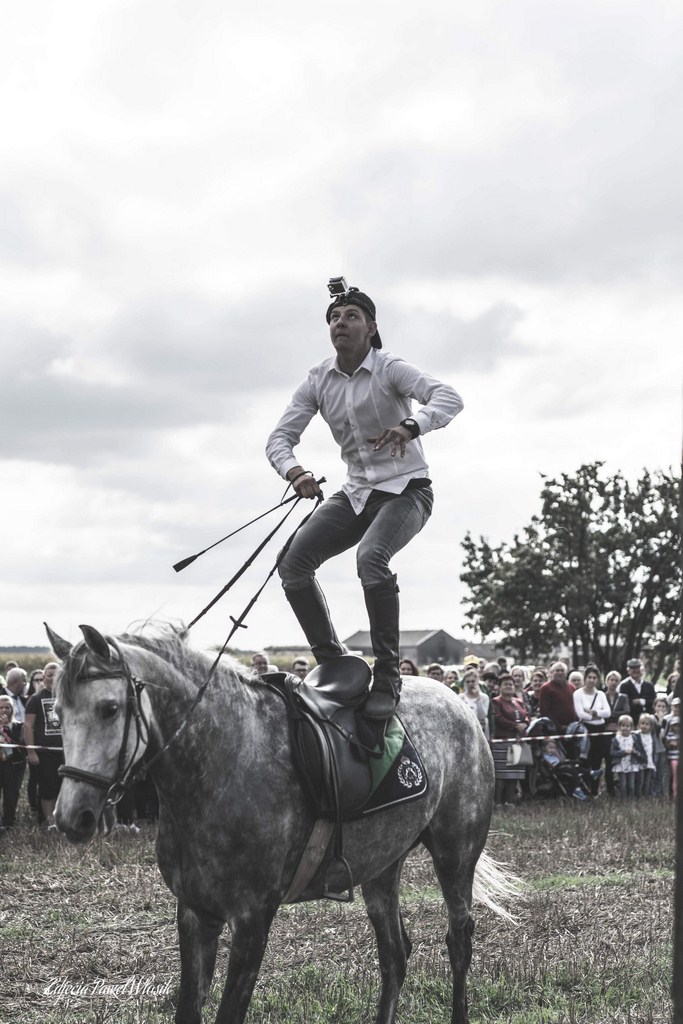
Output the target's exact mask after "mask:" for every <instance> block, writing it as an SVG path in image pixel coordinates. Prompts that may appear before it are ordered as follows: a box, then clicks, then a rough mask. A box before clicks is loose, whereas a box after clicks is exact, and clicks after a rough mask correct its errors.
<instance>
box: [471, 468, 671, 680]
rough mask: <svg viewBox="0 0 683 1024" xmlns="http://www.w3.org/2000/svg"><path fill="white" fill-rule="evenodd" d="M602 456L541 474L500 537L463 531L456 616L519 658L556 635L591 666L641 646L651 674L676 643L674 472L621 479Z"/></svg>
mask: <svg viewBox="0 0 683 1024" xmlns="http://www.w3.org/2000/svg"><path fill="white" fill-rule="evenodd" d="M603 465H604V464H603V463H601V462H594V463H590V464H587V465H583V466H581V467H580V468H579V469H578V470H577V471H576V473H575V474H573V475H569V474H562V476H561V477H560V478H559V479H557V480H547V481H546V482H545V484H544V486H543V488H542V491H541V511H540V513H539V514H538V515H536V516H534V517H533V518H532V520H531V523H530V525H529V526H527V527H525V528H524V530H523V531H522V533H521V535H516V536H515V537H514V539H513V542H512V544H505V543H502V544H500V545H499V546H498V547H492V546H491V545H490V544H489V542H488V541H487V540H486V539H485V538H483V537H480V538H479V541H478V542H476V541H474V540H473V539H472V537H471V535H470V534H469V533H468V534H467V536H466V537H465V540H464V541H463V548H464V550H465V571H464V572H463V573H462V575H461V577H460V578H461V580H462V581H463V582H464V583H466V584H467V586H468V587H469V590H470V594H469V596H468V597H467V598H465V603H466V604H467V605H468V610H467V618H468V619H469V620H470V621H471V622H472V624H473V625H474V626H475V628H476V629H477V630H478V631H479V632H480V633H481V634H482V636H484V637H491V636H492V635H493V636H496V637H497V638H498V639H499V640H500V642H502V643H503V644H505V645H506V646H509V647H511V648H513V649H514V650H515V651H516V652H517V654H518V657H519V658H520V660H525V661H526V660H528V659H535V658H538V657H539V656H541V655H545V654H547V653H548V652H549V651H550V650H552V648H553V647H555V646H557V645H558V644H559V643H563V642H564V643H567V644H569V646H570V647H571V650H572V656H573V659H574V663H575V664H579V663H583V664H586V663H587V662H588V661H594V662H595V663H596V664H597V665H598V666H599V667H600V668H601V669H602V670H603V671H606V670H608V669H610V668H615V667H616V668H619V669H621V670H622V671H623V669H624V668H625V665H626V661H627V660H628V658H630V657H634V656H637V655H640V654H643V655H644V656H646V657H647V658H648V660H649V661H650V662H651V671H652V672H653V674H654V676H655V678H656V677H658V676H659V675H660V674H661V672H662V671H663V670H664V668H665V666H667V665H670V664H671V663H672V662H673V658H674V656H675V654H676V652H677V648H678V645H679V644H680V633H681V608H680V594H681V560H680V533H679V516H678V504H679V492H680V477H677V476H676V475H674V473H672V472H664V471H661V470H658V471H656V472H654V473H651V472H649V471H647V470H644V471H643V473H642V475H641V477H640V479H639V480H638V481H637V482H636V483H635V484H634V485H631V484H630V483H629V482H628V481H627V480H626V479H625V477H624V476H623V475H622V474H621V473H617V474H616V475H614V476H607V475H606V474H605V473H604V471H603Z"/></svg>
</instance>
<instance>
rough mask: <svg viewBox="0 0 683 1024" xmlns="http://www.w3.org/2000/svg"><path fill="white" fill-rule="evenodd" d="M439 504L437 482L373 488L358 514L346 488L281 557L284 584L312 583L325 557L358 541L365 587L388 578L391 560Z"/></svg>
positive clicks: (296, 586) (359, 566)
mask: <svg viewBox="0 0 683 1024" xmlns="http://www.w3.org/2000/svg"><path fill="white" fill-rule="evenodd" d="M433 504H434V492H433V491H432V489H431V487H419V488H418V487H416V488H414V489H413V488H410V489H409V490H405V491H403V493H402V494H389V493H388V492H386V491H372V492H371V494H370V497H369V498H368V500H367V502H366V504H365V507H364V509H363V511H362V512H361V513H360V514H356V513H355V512H354V510H353V508H352V506H351V502H350V501H349V499H348V498H347V497H346V495H345V494H344V493H343V491H338V492H337V493H336V494H333V495H332V496H331V497H330V498H327V500H326V501H325V502H323V504H322V505H321V506H320V508H318V509H316V511H315V513H314V515H312V516H311V518H310V519H309V521H308V523H306V525H305V526H304V527H303V529H301V530H300V531H299V533H297V535H296V537H295V538H294V541H293V542H292V545H291V547H290V549H289V551H288V552H287V554H286V555H285V557H284V558H283V560H282V561H281V562H280V565H279V567H278V571H279V573H280V578H281V579H282V585H283V587H285V589H287V590H298V589H300V588H301V587H306V586H308V585H309V584H310V583H311V582H312V581H313V578H314V575H315V571H316V569H318V568H319V566H321V565H322V563H323V562H326V561H327V560H328V558H334V556H335V555H340V554H341V553H342V551H348V550H349V548H352V547H354V546H355V545H356V544H357V545H358V551H357V552H356V567H357V572H358V576H359V578H360V581H361V583H362V585H363V589H367V588H368V587H375V586H377V585H378V584H379V583H384V581H385V580H387V579H390V578H391V576H392V574H391V571H390V570H389V562H390V561H391V559H392V558H393V556H394V555H395V554H396V552H397V551H400V550H401V548H404V547H405V546H406V544H407V543H408V542H409V541H411V540H412V539H413V537H415V536H416V534H418V533H419V532H420V530H421V529H422V527H423V526H424V525H425V523H426V522H427V520H428V519H429V517H430V515H431V513H432V506H433Z"/></svg>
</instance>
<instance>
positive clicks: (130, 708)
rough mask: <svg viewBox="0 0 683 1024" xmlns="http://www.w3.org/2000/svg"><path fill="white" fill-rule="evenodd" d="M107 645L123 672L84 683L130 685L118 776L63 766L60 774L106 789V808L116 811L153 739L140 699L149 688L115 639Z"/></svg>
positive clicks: (99, 674) (102, 674)
mask: <svg viewBox="0 0 683 1024" xmlns="http://www.w3.org/2000/svg"><path fill="white" fill-rule="evenodd" d="M105 639H106V641H107V643H108V644H110V645H111V646H112V647H113V648H114V650H115V651H116V653H117V654H118V656H119V668H118V669H116V668H113V667H112V668H110V669H102V670H100V671H98V672H91V673H89V674H88V675H87V676H85V677H84V678H83V679H82V680H81V682H82V683H88V682H91V681H92V680H94V679H117V678H120V679H124V680H125V683H126V720H125V723H124V726H123V739H122V740H121V747H120V749H119V754H118V759H117V767H116V774H115V776H114V778H108V777H107V776H106V775H99V774H98V773H97V772H88V771H85V769H83V768H76V767H75V766H73V765H69V764H63V765H61V766H60V767H59V769H58V771H59V774H60V775H61V776H62V777H64V778H67V779H75V780H76V782H87V783H89V784H90V785H91V786H95V787H96V788H97V789H105V790H106V791H107V795H106V798H105V806H109V807H113V806H114V805H115V804H117V803H118V802H119V800H121V798H122V797H123V795H124V793H125V792H126V790H127V789H128V787H129V786H130V785H131V783H132V782H133V780H134V779H135V777H136V776H137V775H138V774H140V770H139V769H138V771H136V772H134V769H135V767H136V764H137V761H138V751H139V749H140V746H141V744H142V743H143V741H144V743H145V744H146V743H147V741H148V740H149V736H150V726H149V722H148V720H147V718H146V716H145V713H144V711H143V710H142V704H141V702H140V696H141V694H142V691H143V689H144V687H145V683H144V681H143V680H142V679H140V678H138V677H137V676H134V675H133V674H132V673H131V671H130V668H129V667H128V663H127V662H126V659H125V658H124V657H123V654H122V652H121V648H120V647H119V645H118V643H117V642H116V640H115V639H114V638H113V637H106V638H105ZM131 726H134V727H135V747H134V749H133V753H132V754H131V756H130V758H127V756H126V748H127V746H128V737H129V736H130V731H131Z"/></svg>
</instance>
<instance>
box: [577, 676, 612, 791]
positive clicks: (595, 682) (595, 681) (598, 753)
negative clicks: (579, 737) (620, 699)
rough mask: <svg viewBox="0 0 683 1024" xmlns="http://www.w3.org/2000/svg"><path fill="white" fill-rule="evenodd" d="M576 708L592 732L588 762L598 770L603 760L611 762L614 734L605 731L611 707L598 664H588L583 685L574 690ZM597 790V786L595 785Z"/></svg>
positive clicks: (578, 716) (582, 720)
mask: <svg viewBox="0 0 683 1024" xmlns="http://www.w3.org/2000/svg"><path fill="white" fill-rule="evenodd" d="M573 697H574V710H575V712H576V717H577V718H578V720H579V721H580V722H583V724H584V725H585V726H586V728H587V729H588V732H589V733H590V750H589V754H588V763H589V765H590V767H591V770H592V771H594V772H595V771H597V770H598V769H599V768H600V767H601V765H602V763H603V761H604V763H605V766H607V765H608V764H609V762H610V744H611V741H612V736H611V734H610V733H606V732H605V726H606V723H607V719H608V718H609V716H610V714H611V713H612V712H611V708H610V706H609V703H608V701H607V697H606V696H605V693H604V691H603V690H602V689H601V683H600V672H599V670H598V668H597V666H596V665H587V666H586V670H585V672H584V674H583V686H581V687H579V689H578V690H574V694H573ZM595 792H597V786H596V787H595Z"/></svg>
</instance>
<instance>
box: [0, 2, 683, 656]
mask: <svg viewBox="0 0 683 1024" xmlns="http://www.w3.org/2000/svg"><path fill="white" fill-rule="evenodd" d="M232 6H233V5H226V4H225V3H224V2H223V0H220V2H218V0H181V2H178V0H163V2H162V0H128V2H124V0H87V2H85V0H61V2H60V3H59V4H57V3H54V2H52V0H35V2H33V3H31V4H25V5H21V4H14V5H11V7H8V8H6V9H5V10H4V12H3V14H2V16H1V19H2V23H1V24H0V76H1V78H0V80H1V81H2V90H1V95H0V100H1V109H2V142H1V143H0V147H1V152H2V159H1V160H0V223H2V230H1V231H0V263H1V268H0V281H1V284H0V325H1V331H2V348H1V352H0V359H1V366H2V381H3V388H2V391H3V401H2V410H3V411H2V430H1V431H0V446H1V451H0V458H2V490H3V501H2V512H1V513H0V514H1V516H2V521H1V527H2V549H3V556H2V565H1V566H0V580H1V582H2V591H3V600H2V620H1V622H0V645H9V644H42V643H43V642H44V635H43V631H42V625H41V623H42V621H43V620H44V619H46V620H47V621H48V622H49V623H50V625H51V626H52V627H53V628H54V629H55V630H56V631H57V632H58V633H60V634H62V635H64V636H65V637H67V638H69V639H71V640H74V639H76V637H77V635H78V633H77V627H78V624H79V623H81V622H87V623H90V624H92V625H94V626H96V627H98V628H99V629H101V630H103V631H112V632H121V631H123V630H124V629H125V628H126V627H127V626H129V625H130V624H131V623H132V622H134V621H139V620H144V619H147V618H148V617H156V618H171V619H175V620H183V621H185V622H188V621H189V620H190V619H192V618H193V617H194V615H195V614H196V613H197V612H198V611H199V610H200V609H201V608H202V607H203V606H204V605H205V604H206V603H207V602H208V600H209V599H210V598H211V597H212V596H213V594H214V593H215V592H216V591H218V590H219V589H220V587H221V586H222V585H223V584H224V583H225V582H226V580H227V579H228V578H229V577H230V576H231V575H232V574H233V572H234V571H235V570H236V569H237V568H238V567H239V565H240V564H241V563H242V561H243V560H244V559H245V558H246V557H247V555H248V554H249V553H250V552H251V550H252V549H253V548H254V547H255V546H256V544H257V543H258V542H259V541H260V540H261V539H262V538H263V537H264V536H265V534H266V532H267V530H268V528H269V526H270V520H266V521H265V522H262V523H260V524H258V525H257V526H255V527H252V528H251V529H250V530H248V531H245V532H244V533H242V534H240V537H239V538H237V539H235V540H234V541H229V542H228V543H227V544H225V545H223V546H221V547H219V548H217V549H216V550H215V551H214V552H212V553H210V554H207V555H205V556H204V558H202V559H201V560H199V561H198V562H196V563H195V564H194V565H193V566H191V567H190V568H188V569H186V570H185V572H184V573H182V574H180V575H176V574H175V573H174V572H173V570H172V568H171V567H172V564H173V563H174V562H176V561H178V559H180V558H182V557H183V556H185V555H189V554H191V553H193V552H195V551H197V550H200V549H201V548H204V547H205V546H206V545H207V544H209V543H211V542H212V541H214V540H216V539H218V537H220V536H222V535H224V534H225V533H227V532H228V531H229V530H231V529H233V528H235V527H236V526H238V525H240V524H241V523H243V522H244V521H245V520H247V519H249V518H251V517H252V516H254V515H256V514H258V513H259V512H261V511H263V510H265V509H266V508H269V507H270V506H271V505H273V504H275V503H276V502H277V501H278V500H279V498H280V496H281V494H282V492H283V484H282V482H281V481H280V480H279V478H278V477H277V475H276V474H275V473H274V471H273V470H272V469H271V467H270V466H269V464H268V463H267V461H266V459H265V456H264V454H263V448H264V444H265V440H266V437H267V435H268V433H269V431H270V429H271V428H272V426H273V425H274V423H275V422H276V420H277V418H278V417H279V415H280V413H281V411H282V409H283V408H284V406H285V405H286V403H287V401H288V399H289V396H290V395H291V392H292V391H293V390H294V388H295V387H296V385H297V384H298V383H299V382H300V380H301V379H302V378H303V377H304V375H305V372H306V370H307V369H308V367H309V366H311V365H312V364H313V363H315V362H317V361H319V360H320V359H322V358H325V357H326V356H327V355H328V354H329V352H330V351H331V348H330V343H329V336H328V333H327V325H326V323H325V320H324V312H325V309H326V306H327V301H328V298H327V290H326V284H327V280H328V278H329V277H330V276H333V275H339V274H344V275H345V276H346V278H347V280H348V281H349V283H351V284H354V285H357V286H359V287H361V288H362V289H363V290H364V291H367V292H368V293H369V294H370V295H371V296H372V297H373V299H374V300H375V302H376V304H377V310H378V323H379V328H380V331H381V334H382V338H383V341H384V347H385V348H386V349H388V350H390V351H393V352H396V353H398V354H400V355H402V356H403V357H404V358H406V359H408V360H409V361H410V362H413V363H417V364H418V365H420V366H422V367H424V368H425V369H426V370H428V371H429V372H431V373H432V374H434V375H435V376H439V377H441V378H442V379H444V380H447V381H449V382H450V383H452V384H453V385H454V386H455V387H456V388H457V390H458V391H459V392H460V393H461V394H462V396H463V399H464V402H465V409H464V412H462V413H461V415H460V416H459V417H458V418H457V419H456V420H455V421H454V422H453V423H452V424H451V425H450V426H449V427H447V428H446V429H445V430H441V431H437V432H433V433H431V434H430V435H429V436H428V437H427V438H426V439H425V448H426V452H427V457H428V460H429V462H430V467H431V474H432V477H433V479H434V481H435V490H436V504H435V511H434V515H433V517H432V519H431V521H430V523H429V524H428V526H427V528H426V529H425V531H424V532H423V533H422V534H421V535H420V537H418V538H417V539H416V540H415V541H413V542H412V544H411V545H410V546H409V548H408V549H406V551H404V552H403V553H401V554H400V555H399V556H398V557H397V558H396V560H395V568H396V570H397V571H398V573H399V581H400V585H401V599H402V624H403V626H404V627H405V628H413V629H419V628H443V629H446V630H448V631H449V632H451V633H452V634H454V635H455V636H462V635H467V634H466V632H465V631H464V618H463V608H462V603H461V602H462V597H463V588H462V585H461V584H460V583H459V581H458V576H459V574H460V572H461V568H462V552H461V548H460V542H461V541H462V539H463V537H464V535H465V533H466V531H468V530H470V531H472V532H473V533H474V534H476V535H479V534H483V535H485V536H487V537H488V538H489V539H490V540H491V541H492V542H495V543H498V542H500V541H502V540H510V539H511V538H512V536H513V534H514V533H515V531H517V530H519V529H520V528H521V527H523V526H524V525H525V524H526V523H527V522H528V520H529V518H530V517H531V515H532V514H533V513H534V512H535V511H537V509H538V495H539V491H540V487H541V484H542V480H541V477H540V475H539V474H540V473H545V474H551V475H552V474H556V473H561V472H572V471H573V470H575V469H576V468H577V467H578V466H579V465H580V464H581V463H582V462H585V461H592V460H595V459H602V460H604V461H605V462H606V464H607V467H608V468H609V469H611V470H617V469H620V470H622V471H623V472H625V473H626V474H627V475H629V476H633V477H635V476H636V475H637V474H638V473H639V471H640V470H641V469H642V468H643V467H644V466H646V467H648V468H650V469H655V468H658V467H662V468H666V467H670V466H673V465H676V464H677V463H678V462H679V459H680V436H681V432H680V421H681V415H680V409H681V372H680V371H681V352H682V350H683V346H682V344H681V338H682V327H683V289H682V288H681V278H682V271H683V234H682V232H681V224H683V192H682V190H681V181H682V180H683V166H682V165H683V159H682V156H683V146H682V145H681V123H682V119H681V114H680V112H681V106H682V102H683V95H682V89H681V79H682V77H683V71H682V69H683V53H682V52H681V51H682V50H683V14H682V12H681V7H680V4H678V3H677V2H674V0H647V2H646V0H619V2H618V3H616V2H614V0H611V2H607V0H573V2H572V3H568V2H565V3H555V4H548V3H547V2H544V0H526V2H525V0H519V2H514V3H510V2H506V0H495V2H494V0H478V2H477V3H476V4H472V3H469V2H468V3H464V2H460V0H456V2H455V3H454V2H453V0H447V2H446V0H444V2H433V0H431V2H430V0H427V2H426V3H422V4H419V5H415V6H413V5H399V4H395V3H391V4H390V3H384V2H382V3H379V2H372V0H370V2H368V0H364V2H363V3H358V2H355V0H352V2H348V0H347V2H345V3H344V4H337V5H327V4H325V5H323V4H319V3H313V2H312V0H310V2H302V0H293V2H290V3H287V4H279V3H275V2H274V0H264V2H258V0H254V2H252V3H251V4H250V5H249V6H248V7H247V6H246V5H245V6H244V7H243V8H242V9H241V10H240V12H239V13H234V12H233V11H231V7H232ZM297 454H298V455H299V457H300V461H301V462H302V463H303V465H305V466H306V467H307V468H310V469H312V470H314V471H315V472H316V474H317V475H320V474H324V475H325V476H326V477H327V479H328V481H329V483H328V485H327V491H328V492H329V493H331V492H332V491H333V490H336V489H337V488H338V487H339V486H340V485H341V483H342V481H343V466H342V464H341V461H340V459H339V456H338V453H337V451H336V449H335V446H334V443H333V442H332V439H331V437H330V436H329V435H328V433H327V432H326V428H325V426H324V424H322V423H317V422H316V423H314V424H313V425H312V426H311V428H310V429H309V431H307V433H306V435H305V437H304V440H303V441H302V444H301V446H300V448H299V450H298V453H297ZM295 514H296V513H295ZM290 522H291V520H290ZM273 525H274V523H273ZM275 553H276V548H273V549H271V550H270V551H269V552H267V553H266V554H265V555H264V556H263V557H262V558H260V559H259V560H258V561H257V562H256V564H255V566H254V569H253V572H252V573H251V574H250V575H249V576H248V577H247V579H246V581H245V583H244V584H240V585H239V587H238V588H236V590H235V591H234V592H233V594H231V595H229V596H228V597H227V598H225V599H224V600H223V602H222V603H221V604H219V605H218V606H217V607H216V609H214V610H213V611H212V612H211V613H210V614H209V615H208V616H207V617H206V618H205V619H204V620H203V621H202V623H201V624H200V625H198V626H197V628H196V630H195V631H194V640H195V642H197V643H199V644H200V645H208V644H212V643H220V642H221V641H222V640H223V639H224V637H225V635H226V633H227V630H228V627H229V625H230V621H229V616H230V615H235V616H236V615H237V614H238V613H239V612H240V611H241V610H242V609H243V607H244V606H245V605H246V603H247V602H248V600H249V599H250V597H251V596H252V594H253V593H254V592H255V591H256V589H258V587H259V586H260V584H261V582H262V581H263V579H265V576H266V574H267V573H268V571H269V570H270V568H271V565H272V562H273V560H274V558H275ZM320 579H321V583H322V584H323V587H324V588H325V590H326V592H327V596H328V599H329V603H330V605H331V607H332V610H333V613H334V616H335V619H336V623H337V628H338V630H339V632H340V634H341V635H343V636H346V635H348V634H350V633H352V632H354V631H355V630H356V629H360V628H366V622H365V613H364V608H363V604H362V599H361V597H360V589H359V584H358V582H357V580H356V577H355V564H354V559H353V556H352V555H349V556H344V557H343V558H340V559H337V560H336V561H334V562H333V563H328V565H327V566H325V567H324V568H323V570H322V571H321V574H320ZM248 621H249V629H248V630H247V631H244V630H241V631H240V635H239V637H238V638H235V643H236V644H238V645H239V646H242V647H244V648H257V647H260V646H263V645H266V644H269V643H288V642H292V643H297V642H303V637H302V636H301V634H300V632H299V630H298V627H297V625H296V623H295V621H294V619H293V617H292V615H291V612H290V611H289V608H288V606H287V605H286V602H285V601H284V597H283V595H282V594H281V591H280V587H279V583H278V582H277V581H275V580H273V581H272V582H271V584H270V585H269V587H268V589H267V590H266V592H265V594H264V596H263V597H262V598H261V600H260V601H259V603H258V604H257V605H256V607H255V609H254V611H253V612H252V613H251V615H250V618H249V620H248Z"/></svg>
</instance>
